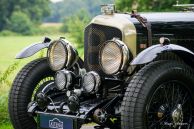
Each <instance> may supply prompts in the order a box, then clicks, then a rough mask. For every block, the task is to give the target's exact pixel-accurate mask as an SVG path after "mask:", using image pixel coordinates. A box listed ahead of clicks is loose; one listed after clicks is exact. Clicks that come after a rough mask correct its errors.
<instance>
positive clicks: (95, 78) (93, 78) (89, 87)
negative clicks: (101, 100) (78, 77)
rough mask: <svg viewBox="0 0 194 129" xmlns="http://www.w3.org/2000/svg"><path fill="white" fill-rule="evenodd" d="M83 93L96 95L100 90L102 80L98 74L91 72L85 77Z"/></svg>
mask: <svg viewBox="0 0 194 129" xmlns="http://www.w3.org/2000/svg"><path fill="white" fill-rule="evenodd" d="M82 84H83V91H84V92H85V93H90V94H93V93H96V92H98V90H99V86H100V84H101V79H100V76H99V74H98V73H96V72H94V71H91V72H88V73H86V74H85V75H84V76H83V83H82Z"/></svg>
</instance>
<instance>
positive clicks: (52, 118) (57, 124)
mask: <svg viewBox="0 0 194 129" xmlns="http://www.w3.org/2000/svg"><path fill="white" fill-rule="evenodd" d="M73 125H74V123H73V119H71V118H67V117H64V116H59V115H52V114H39V127H40V129H74V128H73V127H74V126H73Z"/></svg>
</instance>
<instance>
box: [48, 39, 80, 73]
mask: <svg viewBox="0 0 194 129" xmlns="http://www.w3.org/2000/svg"><path fill="white" fill-rule="evenodd" d="M47 56H48V59H49V64H50V67H51V69H52V70H54V71H58V70H61V69H63V68H70V67H72V66H73V65H74V63H75V62H76V61H77V59H78V53H77V51H76V50H75V49H74V48H73V47H72V46H71V45H70V43H69V42H68V41H67V40H62V39H59V40H56V41H53V42H52V43H51V44H50V46H49V49H48V54H47Z"/></svg>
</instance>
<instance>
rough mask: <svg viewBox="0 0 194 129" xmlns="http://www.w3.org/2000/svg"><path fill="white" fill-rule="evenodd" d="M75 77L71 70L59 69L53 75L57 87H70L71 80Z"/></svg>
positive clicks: (60, 88)
mask: <svg viewBox="0 0 194 129" xmlns="http://www.w3.org/2000/svg"><path fill="white" fill-rule="evenodd" d="M74 79H75V75H74V73H73V72H71V71H67V70H61V71H58V72H57V73H56V75H55V84H56V87H57V89H59V90H64V89H68V90H70V89H72V84H73V80H74Z"/></svg>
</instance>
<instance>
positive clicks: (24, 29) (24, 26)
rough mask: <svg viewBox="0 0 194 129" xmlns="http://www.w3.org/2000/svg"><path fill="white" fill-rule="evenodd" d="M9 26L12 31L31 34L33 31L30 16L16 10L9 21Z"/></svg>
mask: <svg viewBox="0 0 194 129" xmlns="http://www.w3.org/2000/svg"><path fill="white" fill-rule="evenodd" d="M7 28H8V29H9V30H10V31H13V32H16V33H20V34H24V35H29V34H32V33H33V23H32V22H31V20H30V18H29V17H28V16H27V15H26V14H25V13H23V12H21V11H18V12H14V13H13V14H12V15H11V17H10V20H9V22H8V25H7Z"/></svg>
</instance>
